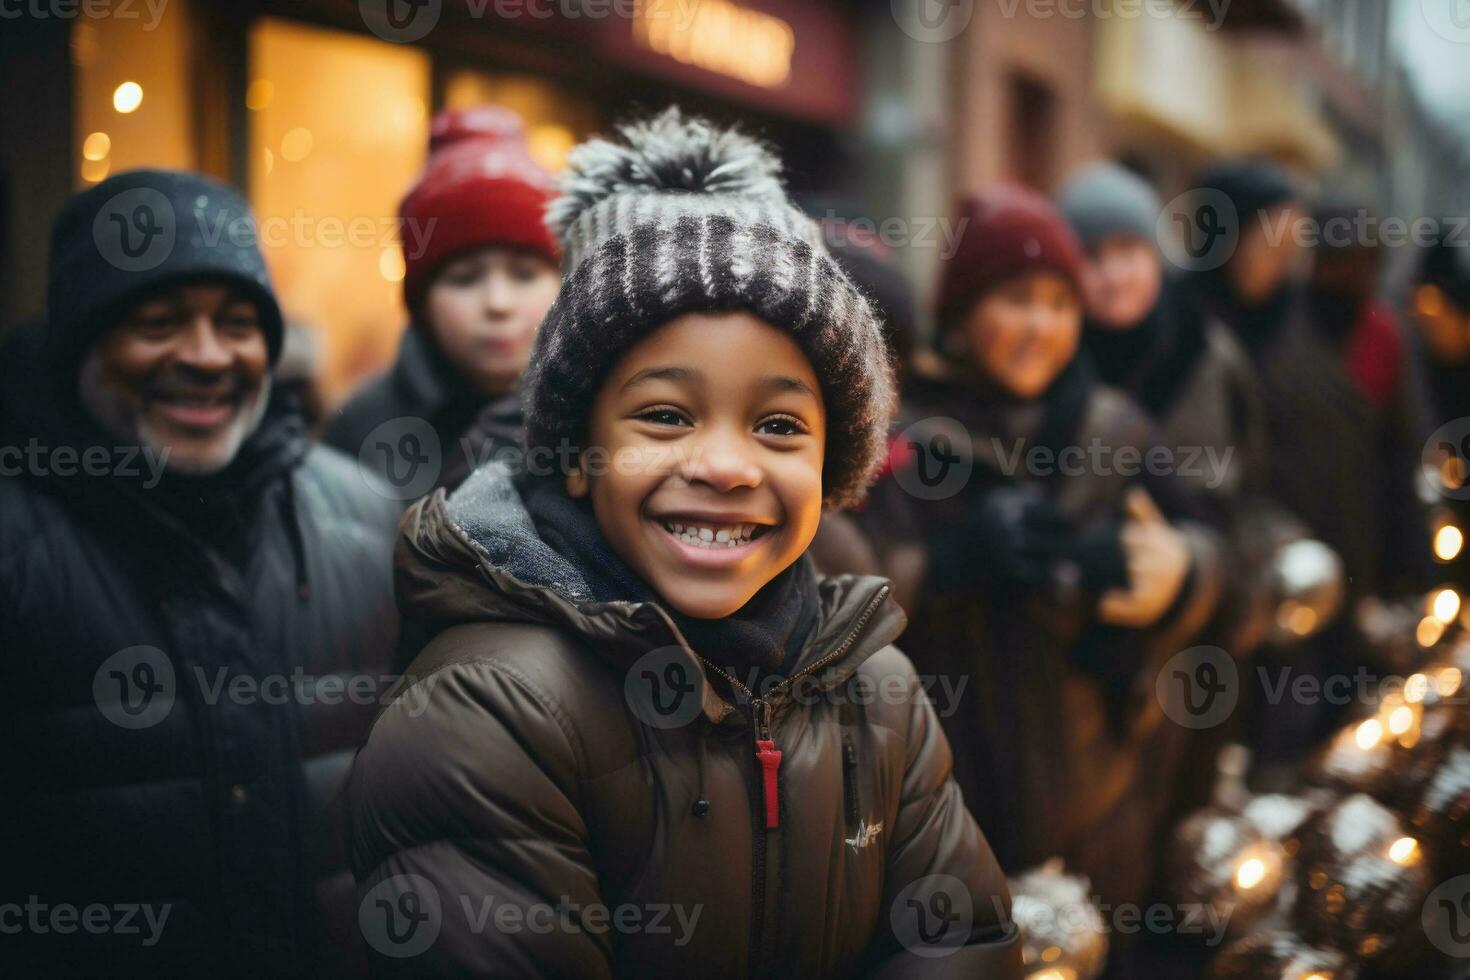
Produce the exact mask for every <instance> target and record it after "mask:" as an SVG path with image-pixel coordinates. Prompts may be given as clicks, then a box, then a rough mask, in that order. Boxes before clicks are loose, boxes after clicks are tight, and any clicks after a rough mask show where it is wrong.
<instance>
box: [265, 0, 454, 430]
mask: <svg viewBox="0 0 1470 980" xmlns="http://www.w3.org/2000/svg"><path fill="white" fill-rule="evenodd" d="M248 78H249V80H248V85H247V88H246V92H245V104H246V107H247V109H248V110H249V120H250V121H249V137H248V147H249V155H250V157H249V158H250V166H249V188H250V197H251V203H252V204H253V206H254V208H255V211H256V216H257V218H258V220H259V222H260V230H261V234H260V239H261V244H262V248H263V249H264V251H265V255H266V260H267V262H269V264H270V268H271V275H272V276H273V278H274V281H275V285H276V290H277V292H278V293H279V295H280V298H281V303H282V307H283V309H284V311H285V314H286V318H287V320H288V321H289V322H290V323H292V324H293V325H297V326H301V327H305V328H307V329H310V330H312V331H315V332H316V334H317V337H316V340H317V343H316V345H315V346H316V348H317V350H318V351H319V352H320V362H319V363H318V365H317V370H316V373H317V377H318V378H319V379H320V382H321V385H322V393H323V395H324V397H325V398H326V399H327V401H328V403H329V404H330V403H332V402H335V401H337V400H340V399H341V398H343V397H345V396H346V395H347V394H349V393H350V392H351V391H352V389H353V388H354V387H356V386H357V385H358V384H360V383H361V382H362V381H363V380H364V379H365V378H366V377H367V376H369V375H371V374H373V373H375V372H378V371H381V370H382V369H383V368H384V367H385V366H386V365H387V364H388V363H389V362H390V361H391V360H392V359H393V357H394V355H395V353H396V351H397V346H398V340H399V337H400V335H401V333H402V330H403V326H404V323H405V319H406V313H405V311H404V309H403V302H402V285H401V284H402V279H403V261H402V252H401V250H400V245H399V240H398V228H397V213H398V202H399V201H400V199H401V198H402V197H403V194H404V192H405V191H406V190H407V189H408V188H409V186H410V185H411V184H412V182H413V180H414V178H415V177H416V176H417V174H418V171H419V168H420V167H421V166H422V165H423V161H424V156H425V154H426V152H427V149H428V139H429V135H428V134H429V101H430V84H431V70H430V62H429V56H428V55H427V54H426V53H425V52H423V51H421V50H419V49H416V48H412V47H408V46H403V45H396V44H390V43H388V42H385V41H379V40H377V39H375V38H369V37H365V36H362V35H358V34H351V33H345V32H341V31H334V30H327V29H323V28H319V27H313V26H307V25H304V24H298V23H295V22H292V21H286V20H276V19H264V20H261V21H259V22H257V23H256V24H255V25H254V26H253V27H252V29H251V32H250V53H249V76H248Z"/></svg>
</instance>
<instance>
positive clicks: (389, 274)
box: [378, 245, 408, 282]
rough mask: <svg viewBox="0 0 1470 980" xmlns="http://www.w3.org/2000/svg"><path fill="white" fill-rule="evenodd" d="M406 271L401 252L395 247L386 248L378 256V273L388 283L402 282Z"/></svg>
mask: <svg viewBox="0 0 1470 980" xmlns="http://www.w3.org/2000/svg"><path fill="white" fill-rule="evenodd" d="M407 271H408V270H407V268H406V267H405V266H404V264H403V250H402V249H400V248H399V247H398V246H397V245H390V246H388V247H387V248H385V249H383V252H382V254H381V255H379V256H378V273H379V274H380V275H382V277H383V278H384V279H386V280H388V281H389V282H402V281H403V277H404V275H405V273H406V272H407Z"/></svg>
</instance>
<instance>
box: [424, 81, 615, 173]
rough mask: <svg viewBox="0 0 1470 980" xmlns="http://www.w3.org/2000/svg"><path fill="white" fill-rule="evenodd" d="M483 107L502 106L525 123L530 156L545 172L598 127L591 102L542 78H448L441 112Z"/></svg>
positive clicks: (561, 164) (563, 160)
mask: <svg viewBox="0 0 1470 980" xmlns="http://www.w3.org/2000/svg"><path fill="white" fill-rule="evenodd" d="M485 103H494V104H495V105H500V106H504V107H505V108H507V109H510V110H511V111H512V112H514V113H516V114H517V115H518V116H520V117H521V118H522V119H523V120H525V122H526V135H527V139H528V141H529V143H530V150H531V155H532V156H533V157H534V158H535V159H536V160H537V162H539V163H540V164H541V165H542V166H543V167H546V168H547V169H548V170H560V169H561V168H562V167H564V166H565V165H566V157H567V152H568V151H569V150H571V148H572V147H573V146H576V145H577V144H578V143H579V142H581V141H582V140H584V139H586V138H587V137H588V136H589V135H591V133H592V131H593V130H594V129H596V127H597V124H598V114H597V110H596V109H595V108H594V107H593V106H592V104H591V103H589V102H587V101H586V100H584V99H579V98H577V97H576V96H573V95H572V94H571V93H569V92H567V91H566V90H564V89H562V88H561V87H560V86H558V85H555V84H554V83H552V82H548V81H547V80H545V79H542V78H537V77H535V76H533V75H516V74H509V73H506V74H501V73H491V72H484V71H479V70H477V69H470V68H466V69H461V70H458V71H454V72H451V73H450V74H449V76H448V77H447V79H446V81H445V85H444V105H445V108H448V109H465V108H468V107H470V106H476V105H484V104H485Z"/></svg>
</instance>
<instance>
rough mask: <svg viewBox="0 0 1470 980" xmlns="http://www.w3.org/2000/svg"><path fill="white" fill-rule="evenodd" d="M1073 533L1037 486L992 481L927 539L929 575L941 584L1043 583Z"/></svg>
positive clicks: (1070, 543)
mask: <svg viewBox="0 0 1470 980" xmlns="http://www.w3.org/2000/svg"><path fill="white" fill-rule="evenodd" d="M1074 534H1075V530H1074V528H1073V527H1072V523H1071V522H1070V521H1069V520H1067V518H1066V517H1065V516H1063V515H1062V513H1061V511H1059V510H1058V509H1057V508H1056V506H1055V505H1054V504H1053V503H1052V502H1051V501H1050V500H1048V499H1047V498H1046V497H1045V496H1044V495H1043V494H1042V493H1041V491H1040V490H1039V489H1037V488H1036V487H1030V486H1017V485H1006V486H1000V487H996V488H995V489H992V490H990V491H988V492H987V493H985V494H984V495H982V496H980V497H979V498H977V499H976V501H975V503H974V505H972V506H971V508H970V510H969V511H968V512H967V513H966V514H965V517H964V519H963V520H962V521H961V522H960V523H959V525H958V526H955V527H951V528H946V529H945V530H943V531H942V532H940V533H939V534H938V535H937V536H936V537H935V538H934V540H932V541H931V542H930V545H929V554H930V559H929V576H928V580H929V582H930V583H931V586H932V587H933V588H936V589H943V590H953V589H961V588H970V587H973V586H975V585H978V584H979V583H981V582H989V583H995V584H1000V585H1013V586H1022V587H1030V588H1036V589H1040V588H1044V587H1046V586H1047V585H1048V584H1049V583H1050V581H1051V576H1052V572H1053V566H1054V564H1055V563H1056V562H1057V561H1058V560H1059V559H1061V558H1062V557H1064V556H1067V555H1068V553H1069V552H1070V551H1072V550H1073V548H1074V545H1073V541H1074Z"/></svg>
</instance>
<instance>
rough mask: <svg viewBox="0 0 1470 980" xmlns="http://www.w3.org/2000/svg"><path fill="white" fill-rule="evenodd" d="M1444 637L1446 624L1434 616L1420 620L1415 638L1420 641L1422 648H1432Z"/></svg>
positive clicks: (1415, 631)
mask: <svg viewBox="0 0 1470 980" xmlns="http://www.w3.org/2000/svg"><path fill="white" fill-rule="evenodd" d="M1442 636H1444V623H1441V622H1440V621H1439V620H1437V619H1435V618H1434V617H1433V616H1425V617H1424V618H1423V619H1421V620H1419V627H1418V628H1417V629H1416V630H1414V638H1415V639H1416V640H1418V641H1419V645H1420V646H1421V647H1432V646H1434V645H1435V644H1436V643H1438V642H1439V638H1440V637H1442Z"/></svg>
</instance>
